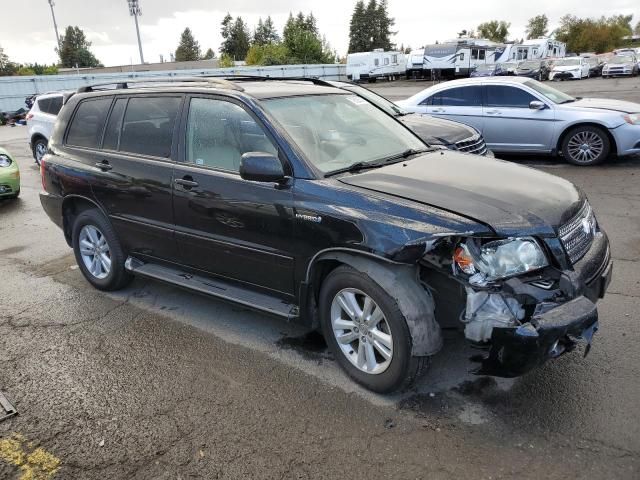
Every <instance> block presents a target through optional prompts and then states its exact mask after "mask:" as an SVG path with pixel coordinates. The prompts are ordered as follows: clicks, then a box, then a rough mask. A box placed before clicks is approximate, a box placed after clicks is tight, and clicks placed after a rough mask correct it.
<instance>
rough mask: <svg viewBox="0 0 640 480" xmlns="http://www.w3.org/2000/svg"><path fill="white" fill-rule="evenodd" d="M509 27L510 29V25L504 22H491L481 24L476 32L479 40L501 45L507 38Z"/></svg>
mask: <svg viewBox="0 0 640 480" xmlns="http://www.w3.org/2000/svg"><path fill="white" fill-rule="evenodd" d="M509 27H511V24H510V23H508V22H505V21H504V20H499V21H498V20H491V21H489V22H484V23H481V24H480V25H478V28H476V30H477V31H478V36H479V37H480V38H486V39H487V40H491V41H494V42H498V43H503V42H505V41H506V40H507V37H508V36H509Z"/></svg>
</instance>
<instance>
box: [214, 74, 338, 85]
mask: <svg viewBox="0 0 640 480" xmlns="http://www.w3.org/2000/svg"><path fill="white" fill-rule="evenodd" d="M205 77H206V78H229V79H232V80H233V81H238V82H251V81H298V82H311V83H313V84H314V85H321V86H323V87H333V85H332V84H331V83H330V82H329V81H328V80H323V79H322V78H318V77H265V76H264V75H205Z"/></svg>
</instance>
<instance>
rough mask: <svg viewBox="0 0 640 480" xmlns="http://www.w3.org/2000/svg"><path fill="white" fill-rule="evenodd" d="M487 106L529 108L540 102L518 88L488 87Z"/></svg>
mask: <svg viewBox="0 0 640 480" xmlns="http://www.w3.org/2000/svg"><path fill="white" fill-rule="evenodd" d="M486 88H487V106H488V107H505V108H529V104H530V103H531V102H533V101H534V100H538V99H537V98H536V97H534V96H533V95H531V94H530V93H529V92H525V91H524V90H522V89H520V88H517V87H507V86H502V85H487V87H486Z"/></svg>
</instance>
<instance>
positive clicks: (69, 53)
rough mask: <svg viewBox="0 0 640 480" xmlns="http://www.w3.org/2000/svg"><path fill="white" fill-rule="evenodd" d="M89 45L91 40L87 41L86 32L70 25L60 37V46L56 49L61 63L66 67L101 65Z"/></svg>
mask: <svg viewBox="0 0 640 480" xmlns="http://www.w3.org/2000/svg"><path fill="white" fill-rule="evenodd" d="M89 47H91V42H89V41H87V38H86V36H85V34H84V32H83V31H82V30H81V29H80V28H78V27H72V26H68V27H67V29H66V30H65V33H64V35H63V36H61V37H60V48H58V49H56V51H57V52H58V56H59V57H60V65H62V66H63V67H66V68H73V67H76V66H77V67H98V66H101V64H100V61H98V59H97V58H96V57H95V56H94V55H93V53H91V51H90V50H89Z"/></svg>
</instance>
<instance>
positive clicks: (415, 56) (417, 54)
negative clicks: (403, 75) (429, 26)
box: [407, 48, 424, 78]
mask: <svg viewBox="0 0 640 480" xmlns="http://www.w3.org/2000/svg"><path fill="white" fill-rule="evenodd" d="M422 77H424V48H419V49H417V50H411V52H410V53H409V54H408V55H407V78H422Z"/></svg>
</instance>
